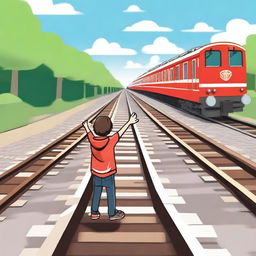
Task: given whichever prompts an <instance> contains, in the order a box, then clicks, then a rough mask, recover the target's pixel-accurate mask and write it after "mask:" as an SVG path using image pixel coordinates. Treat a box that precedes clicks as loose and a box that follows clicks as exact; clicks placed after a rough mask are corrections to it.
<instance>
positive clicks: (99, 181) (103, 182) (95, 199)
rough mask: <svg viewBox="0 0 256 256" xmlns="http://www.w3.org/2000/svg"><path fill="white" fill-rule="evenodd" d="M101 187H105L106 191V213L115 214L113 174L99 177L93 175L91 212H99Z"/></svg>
mask: <svg viewBox="0 0 256 256" xmlns="http://www.w3.org/2000/svg"><path fill="white" fill-rule="evenodd" d="M103 187H106V191H107V198H108V215H109V216H113V215H115V214H116V188H115V175H114V174H113V175H110V176H109V177H106V178H100V177H97V176H96V175H93V196H92V207H91V213H92V214H93V213H94V214H95V213H99V205H100V197H101V192H102V188H103Z"/></svg>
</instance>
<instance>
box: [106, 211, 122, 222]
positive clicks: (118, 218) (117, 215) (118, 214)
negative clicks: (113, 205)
mask: <svg viewBox="0 0 256 256" xmlns="http://www.w3.org/2000/svg"><path fill="white" fill-rule="evenodd" d="M124 217H125V213H124V212H123V211H121V210H116V214H115V215H113V216H109V219H110V220H121V219H123V218H124Z"/></svg>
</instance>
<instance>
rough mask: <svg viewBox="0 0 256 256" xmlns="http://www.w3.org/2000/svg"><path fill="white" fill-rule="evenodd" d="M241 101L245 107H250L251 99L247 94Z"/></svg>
mask: <svg viewBox="0 0 256 256" xmlns="http://www.w3.org/2000/svg"><path fill="white" fill-rule="evenodd" d="M241 101H242V103H243V104H244V105H248V104H250V103H251V97H250V96H249V95H247V94H245V95H243V96H242V98H241Z"/></svg>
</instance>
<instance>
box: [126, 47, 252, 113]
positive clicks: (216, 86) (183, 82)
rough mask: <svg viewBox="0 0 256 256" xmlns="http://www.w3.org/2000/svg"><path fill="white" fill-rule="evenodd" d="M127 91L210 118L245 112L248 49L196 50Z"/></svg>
mask: <svg viewBox="0 0 256 256" xmlns="http://www.w3.org/2000/svg"><path fill="white" fill-rule="evenodd" d="M128 89H131V90H135V91H138V92H142V93H144V94H150V95H154V96H156V97H158V98H161V99H163V100H165V101H168V102H169V103H172V104H174V105H176V106H179V107H181V108H182V109H184V110H187V111H190V112H194V113H197V114H201V115H205V116H208V117H218V116H226V115H228V113H231V112H235V111H242V110H243V107H244V105H245V104H249V103H250V97H249V96H248V95H247V94H246V93H247V84H246V59H245V49H244V48H243V47H242V46H241V45H238V44H236V43H232V42H218V43H211V44H207V45H204V46H200V47H196V48H193V49H191V50H189V51H187V52H185V53H183V54H181V55H179V56H177V57H174V58H172V59H169V60H168V61H165V62H163V63H161V64H160V65H158V66H156V67H154V68H152V69H150V70H148V71H147V72H146V73H144V74H142V75H141V76H139V77H138V78H137V79H136V80H135V81H133V82H132V83H131V84H130V85H129V86H128Z"/></svg>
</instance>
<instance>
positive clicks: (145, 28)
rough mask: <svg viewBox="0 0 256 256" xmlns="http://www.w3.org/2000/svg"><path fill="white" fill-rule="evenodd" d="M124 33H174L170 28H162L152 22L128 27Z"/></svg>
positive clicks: (143, 21)
mask: <svg viewBox="0 0 256 256" xmlns="http://www.w3.org/2000/svg"><path fill="white" fill-rule="evenodd" d="M123 31H126V32H131V31H133V32H139V31H140V32H170V31H173V30H172V29H171V28H168V27H160V26H158V25H157V24H156V23H155V22H154V21H152V20H142V21H139V22H137V23H135V24H133V25H132V26H129V27H126V28H125V29H124V30H123Z"/></svg>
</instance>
